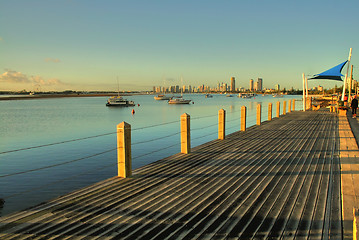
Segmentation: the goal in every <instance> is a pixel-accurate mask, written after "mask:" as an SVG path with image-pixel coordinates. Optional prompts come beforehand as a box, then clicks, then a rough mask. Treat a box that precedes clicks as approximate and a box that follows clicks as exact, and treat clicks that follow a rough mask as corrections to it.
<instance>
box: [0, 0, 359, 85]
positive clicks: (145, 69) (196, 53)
mask: <svg viewBox="0 0 359 240" xmlns="http://www.w3.org/2000/svg"><path fill="white" fill-rule="evenodd" d="M358 9H359V1H357V0H349V1H347V2H345V3H338V2H337V1H333V0H328V1H309V0H303V1H286V0H276V1H270V2H268V1H232V0H230V1H226V2H218V1H212V0H208V1H204V0H199V1H188V0H183V1H180V2H173V1H170V2H168V1H141V0H140V1H126V2H123V1H114V0H108V1H105V2H103V1H91V3H89V2H88V1H84V0H76V1H72V0H68V1H47V0H33V1H27V0H17V1H11V0H3V1H0V22H1V23H0V24H1V32H0V53H1V57H0V91H6V90H23V89H26V90H28V91H36V90H42V91H63V90H75V91H77V90H78V91H92V90H99V91H101V90H104V91H117V88H118V83H117V79H119V81H118V82H119V86H120V90H121V91H131V90H138V91H142V90H151V89H152V87H153V86H161V85H162V86H171V85H191V86H200V85H202V84H204V85H205V86H217V84H218V83H222V82H226V83H227V84H228V85H229V86H230V84H231V83H230V82H229V80H230V78H231V77H235V85H236V88H239V87H244V88H248V87H249V86H248V83H249V81H250V79H258V78H263V79H264V82H263V86H262V88H274V86H275V85H276V84H280V86H282V88H287V89H290V88H292V87H293V88H295V89H301V88H302V82H301V81H302V73H305V74H306V75H308V76H312V75H314V74H318V73H320V72H322V71H325V70H327V69H329V68H331V67H333V66H335V65H337V64H339V63H341V62H343V61H345V60H346V59H347V58H348V53H349V48H353V55H352V62H351V63H352V64H353V65H354V78H355V74H356V72H357V71H358V70H359V68H358V65H357V64H358V60H357V59H358V57H357V55H358V54H357V52H358V51H359V42H358V39H359V32H358V31H352V30H353V29H356V28H357V26H356V25H357V23H358V22H359V15H358ZM339 30H340V33H338V31H339ZM329 32H335V33H336V34H330V36H329V35H328V34H326V33H329ZM349 33H350V34H349ZM348 36H349V37H348ZM346 69H347V68H346V66H345V67H344V69H343V71H342V73H343V75H344V74H345V73H346ZM181 78H182V79H183V84H182V81H181ZM309 85H310V87H311V86H318V85H322V86H323V87H324V88H331V87H334V85H338V86H340V85H342V83H341V82H335V81H325V80H315V81H314V80H312V81H310V82H309Z"/></svg>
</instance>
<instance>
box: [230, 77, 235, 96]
mask: <svg viewBox="0 0 359 240" xmlns="http://www.w3.org/2000/svg"><path fill="white" fill-rule="evenodd" d="M235 91H236V80H235V78H234V77H231V92H235Z"/></svg>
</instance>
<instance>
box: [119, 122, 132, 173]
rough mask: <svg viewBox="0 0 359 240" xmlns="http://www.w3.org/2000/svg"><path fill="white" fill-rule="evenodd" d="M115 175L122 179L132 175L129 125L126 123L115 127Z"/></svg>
mask: <svg viewBox="0 0 359 240" xmlns="http://www.w3.org/2000/svg"><path fill="white" fill-rule="evenodd" d="M117 175H118V176H119V177H123V178H127V177H131V175H132V163H131V125H130V124H128V123H126V122H122V123H120V124H118V125H117Z"/></svg>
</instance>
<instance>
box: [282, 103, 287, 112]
mask: <svg viewBox="0 0 359 240" xmlns="http://www.w3.org/2000/svg"><path fill="white" fill-rule="evenodd" d="M286 108H287V102H286V101H283V115H285V114H286V111H287V109H286Z"/></svg>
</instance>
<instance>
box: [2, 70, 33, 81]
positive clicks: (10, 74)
mask: <svg viewBox="0 0 359 240" xmlns="http://www.w3.org/2000/svg"><path fill="white" fill-rule="evenodd" d="M0 82H8V83H30V82H31V81H30V80H29V78H28V77H27V76H26V75H25V74H23V73H21V72H16V71H12V70H6V72H4V73H3V74H1V75H0Z"/></svg>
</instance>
